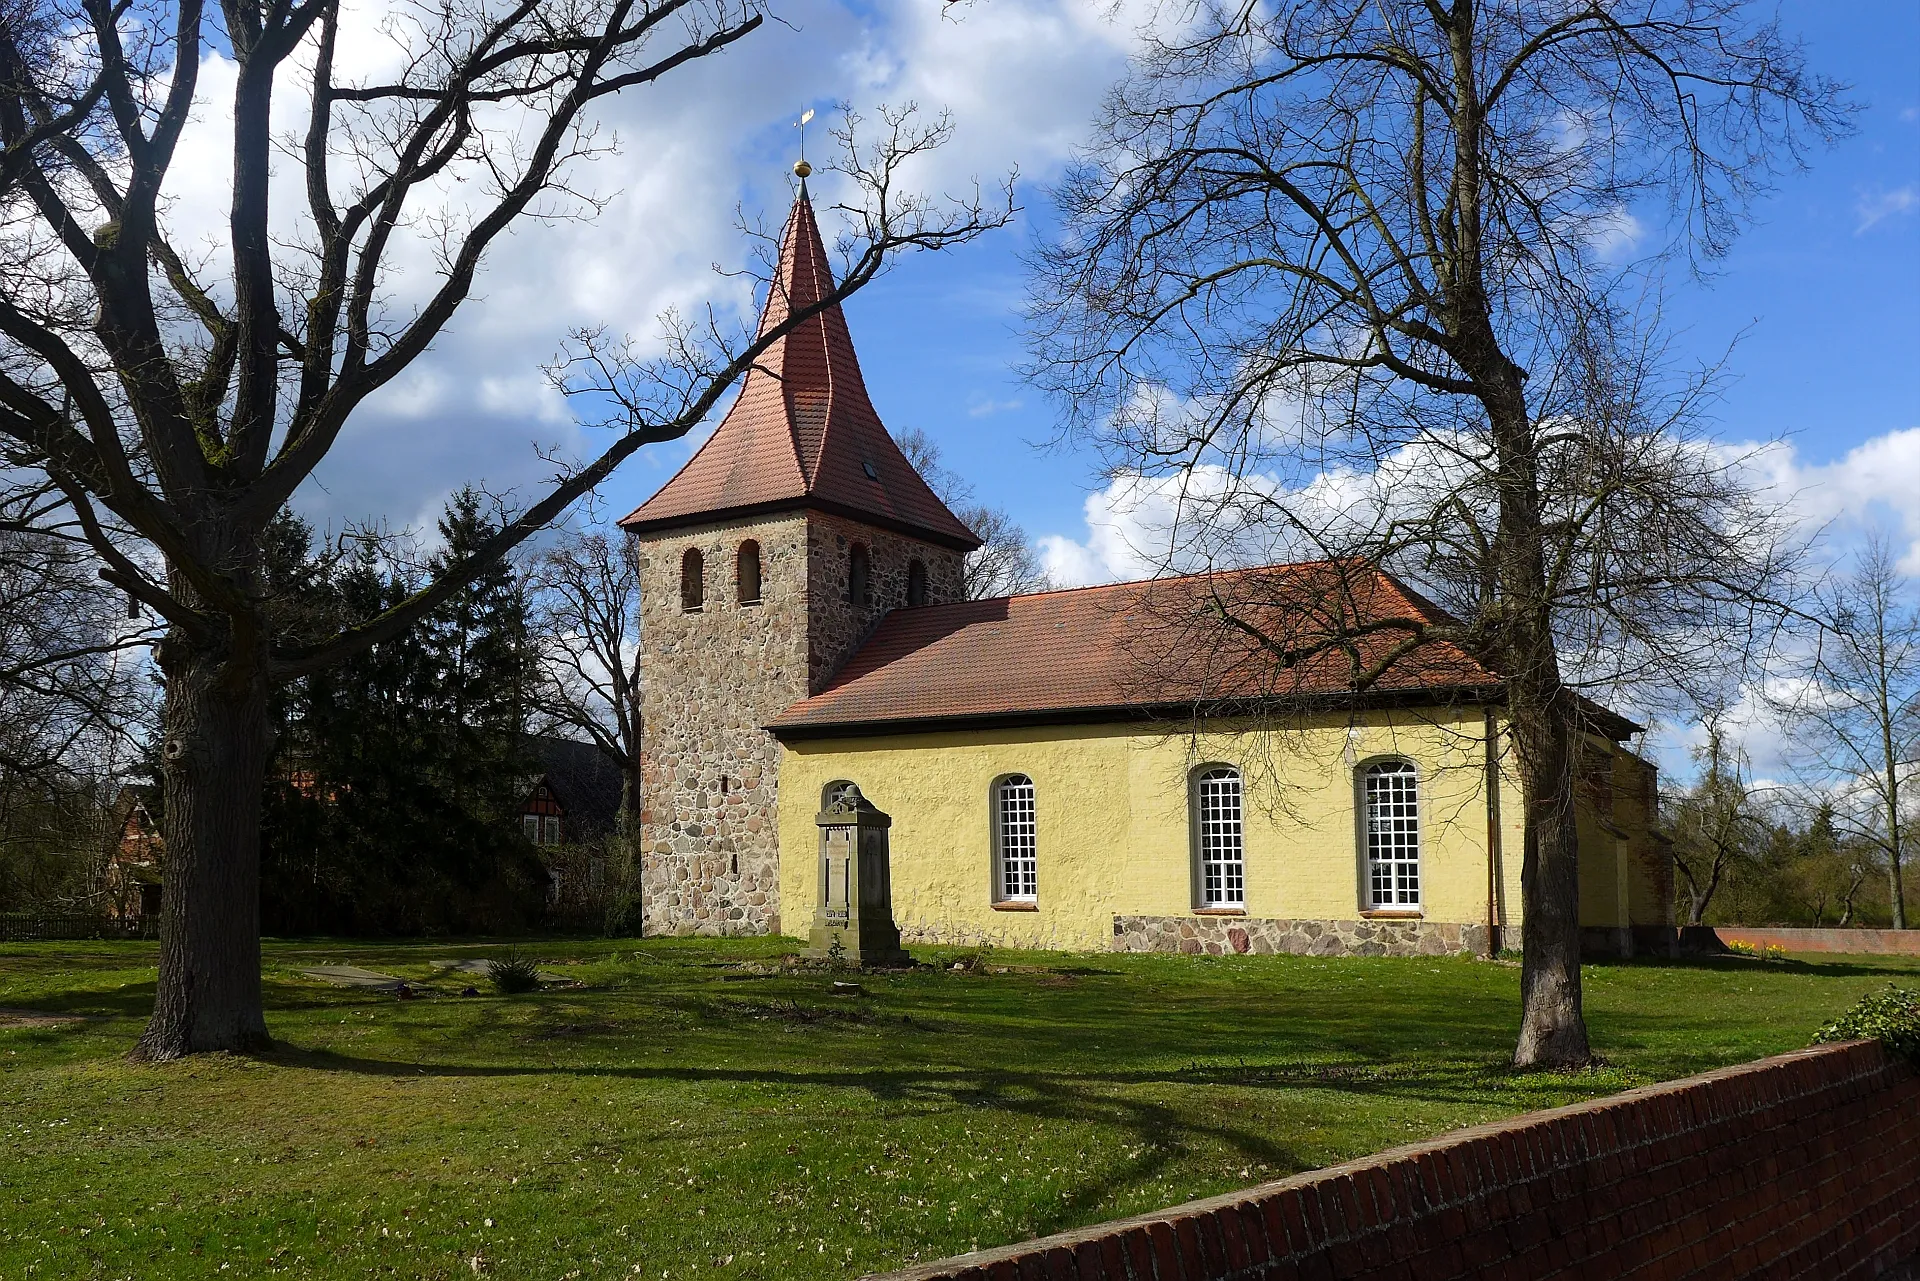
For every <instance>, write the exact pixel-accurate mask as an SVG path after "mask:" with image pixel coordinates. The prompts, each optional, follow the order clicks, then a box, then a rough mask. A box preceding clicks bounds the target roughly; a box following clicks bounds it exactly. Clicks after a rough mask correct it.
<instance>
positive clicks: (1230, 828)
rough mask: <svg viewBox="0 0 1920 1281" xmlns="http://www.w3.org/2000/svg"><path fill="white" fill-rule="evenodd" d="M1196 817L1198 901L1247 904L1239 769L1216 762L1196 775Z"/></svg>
mask: <svg viewBox="0 0 1920 1281" xmlns="http://www.w3.org/2000/svg"><path fill="white" fill-rule="evenodd" d="M1193 820H1194V865H1195V866H1194V872H1195V878H1194V879H1195V882H1196V884H1195V887H1194V888H1195V890H1196V891H1197V892H1196V893H1195V894H1194V900H1195V902H1196V904H1197V905H1198V906H1200V907H1245V906H1246V903H1247V864H1246V843H1245V839H1244V835H1245V833H1244V828H1243V826H1242V823H1241V816H1240V771H1239V770H1237V769H1234V768H1232V767H1231V766H1226V765H1215V766H1212V767H1210V768H1208V769H1204V770H1201V771H1200V772H1199V773H1197V774H1195V775H1194V778H1193Z"/></svg>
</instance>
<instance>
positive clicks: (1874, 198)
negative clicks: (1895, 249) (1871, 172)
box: [1853, 182, 1920, 236]
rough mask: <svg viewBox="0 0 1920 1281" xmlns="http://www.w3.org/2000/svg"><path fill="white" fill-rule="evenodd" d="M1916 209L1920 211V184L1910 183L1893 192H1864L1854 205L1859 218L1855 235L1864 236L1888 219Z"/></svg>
mask: <svg viewBox="0 0 1920 1281" xmlns="http://www.w3.org/2000/svg"><path fill="white" fill-rule="evenodd" d="M1916 209H1920V183H1911V182H1910V183H1908V184H1907V185H1906V186H1904V187H1895V188H1894V189H1893V190H1891V191H1887V190H1883V189H1880V188H1875V189H1874V190H1872V191H1863V192H1861V193H1860V196H1859V199H1857V200H1855V201H1854V204H1853V210H1854V213H1855V214H1857V215H1858V216H1859V222H1857V223H1856V224H1855V225H1854V228H1853V234H1854V235H1856V236H1859V235H1864V234H1865V233H1866V232H1869V231H1871V230H1873V228H1875V227H1876V226H1878V225H1879V224H1881V223H1883V222H1885V221H1886V220H1887V219H1889V218H1898V217H1901V216H1902V215H1905V214H1910V213H1912V212H1913V211H1914V210H1916Z"/></svg>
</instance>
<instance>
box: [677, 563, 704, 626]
mask: <svg viewBox="0 0 1920 1281" xmlns="http://www.w3.org/2000/svg"><path fill="white" fill-rule="evenodd" d="M706 603H707V566H706V562H705V561H704V560H702V559H701V557H700V549H699V548H698V547H689V548H687V554H686V555H685V556H682V557H681V558H680V608H681V609H682V610H683V611H685V612H686V613H689V614H697V613H699V612H700V610H701V608H702V607H703V606H705V605H706Z"/></svg>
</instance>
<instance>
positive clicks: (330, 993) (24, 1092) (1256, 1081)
mask: <svg viewBox="0 0 1920 1281" xmlns="http://www.w3.org/2000/svg"><path fill="white" fill-rule="evenodd" d="M790 946H791V944H789V943H786V942H784V941H781V940H773V941H767V940H748V941H734V942H717V941H704V940H702V941H696V940H677V939H664V940H655V941H648V942H644V943H634V942H631V941H618V942H605V943H603V942H591V941H579V940H564V941H547V942H543V943H540V944H537V945H534V946H533V948H532V951H533V952H534V954H536V955H537V956H539V957H540V958H542V959H543V960H544V961H546V962H548V963H549V964H550V965H552V966H553V967H554V968H555V969H557V970H559V971H560V972H563V973H565V974H567V975H569V976H572V977H574V978H577V980H578V981H579V983H580V984H581V986H578V987H568V988H563V989H559V990H554V989H549V990H546V991H543V992H541V993H538V994H535V995H529V996H523V997H497V996H493V995H491V994H489V995H486V996H482V997H469V998H461V997H458V996H456V995H453V993H456V992H457V991H458V990H459V988H460V987H461V986H462V985H463V984H464V983H465V982H466V980H465V979H464V978H458V979H455V980H453V981H451V982H449V981H445V980H434V979H432V978H431V976H432V975H433V973H434V971H433V967H432V962H433V961H434V960H436V959H439V958H442V957H478V956H486V955H489V954H492V953H494V952H495V951H496V949H493V948H490V947H487V946H484V945H475V944H446V943H437V944H429V945H391V944H367V943H334V942H325V941H321V942H276V943H270V944H269V945H268V948H267V965H268V972H267V1002H268V1007H269V1014H268V1018H269V1023H270V1026H271V1028H272V1030H273V1033H274V1035H275V1036H276V1037H277V1038H278V1039H279V1041H280V1047H281V1048H279V1049H278V1050H276V1051H275V1052H274V1053H272V1054H269V1055H265V1056H262V1057H259V1058H235V1057H227V1056H216V1057H208V1058H202V1059H198V1060H195V1061H192V1062H185V1063H176V1064H170V1065H166V1066H159V1067H147V1066H133V1065H130V1064H128V1063H127V1062H126V1061H125V1059H124V1057H123V1056H124V1054H125V1051H126V1049H127V1047H128V1046H129V1045H130V1044H131V1043H132V1042H133V1040H134V1038H135V1036H136V1035H137V1034H138V1032H139V1029H140V1025H141V1022H142V1019H143V1017H144V1015H145V1012H146V1010H147V1008H148V1007H149V1005H150V1004H151V1001H152V994H153V960H154V952H153V946H152V945H151V944H137V943H136V944H121V943H97V944H88V943H63V944H11V945H0V1007H14V1008H15V1009H19V1008H31V1009H39V1010H47V1011H59V1012H72V1013H77V1014H85V1015H87V1016H88V1017H87V1018H86V1019H85V1020H84V1021H77V1022H69V1023H64V1024H60V1025H52V1026H48V1025H43V1026H14V1027H10V1028H0V1281H20V1279H22V1278H28V1277H44V1278H68V1277H140V1278H149V1277H176V1276H178V1277H202V1276H204V1277H215V1276H242V1277H254V1276H269V1275H287V1276H316V1277H361V1276H399V1277H469V1278H470V1277H472V1276H474V1275H475V1274H483V1275H487V1276H495V1277H516V1278H517V1277H539V1278H552V1279H555V1281H559V1279H563V1278H575V1277H578V1278H601V1277H608V1278H610V1277H619V1276H645V1277H657V1278H692V1277H713V1278H746V1277H753V1278H802V1277H845V1276H851V1275H855V1274H858V1273H861V1272H866V1271H871V1270H876V1269H881V1268H887V1267H892V1266H897V1265H899V1264H902V1263H904V1262H906V1261H908V1260H911V1259H916V1258H934V1257H938V1256H942V1255H947V1254H953V1253H958V1252H960V1251H964V1250H967V1249H969V1248H971V1247H974V1246H987V1245H992V1244H999V1243H1003V1242H1007V1241H1012V1240H1017V1239H1021V1238H1025V1237H1028V1236H1031V1235H1035V1234H1039V1233H1045V1232H1051V1231H1055V1230H1057V1229H1060V1228H1064V1227H1069V1226H1072V1225H1075V1224H1081V1223H1087V1222H1091V1221H1094V1220H1098V1219H1103V1218H1108V1217H1111V1216H1114V1215H1120V1214H1128V1213H1134V1212H1138V1211H1143V1210H1148V1209H1152V1208H1154V1207H1157V1206H1162V1205H1166V1204H1169V1203H1173V1202H1178V1201H1182V1200H1186V1199H1188V1198H1190V1197H1194V1196H1200V1195H1205V1194H1209V1193H1213V1192H1218V1191H1223V1190H1226V1189H1229V1188H1232V1187H1236V1186H1240V1185H1244V1184H1248V1183H1253V1182H1256V1181H1259V1180H1261V1179H1265V1178H1272V1177H1276V1176H1279V1175H1282V1174H1288V1173H1292V1172H1294V1171H1298V1170H1304V1169H1308V1168H1311V1167H1314V1166H1319V1165H1325V1164H1328V1163H1330V1162H1334V1161H1339V1160H1342V1159H1345V1158H1348V1157H1352V1156H1357V1155H1360V1154H1363V1153H1367V1152H1371V1151H1375V1150H1378V1149H1381V1148H1385V1147H1389V1146H1392V1145H1394V1144H1396V1143H1401V1142H1405V1141H1408V1140H1411V1139H1415V1138H1419V1137H1423V1136H1427V1135H1431V1134H1434V1133H1437V1132H1439V1131H1443V1130H1447V1129H1451V1128H1453V1127H1456V1126H1462V1125H1468V1124H1472V1123H1474V1122H1478V1121H1483V1120H1488V1119H1491V1118H1494V1117H1498V1116H1501V1115H1503V1114H1507V1113H1513V1112H1519V1111H1525V1110H1527V1109H1530V1108H1537V1107H1546V1106H1551V1105H1554V1104H1559V1103H1565V1102H1570V1101H1573V1100H1577V1099H1581V1098H1586V1097H1590V1096H1593V1095H1599V1094H1607V1093H1612V1092H1614V1091H1616V1090H1620V1089H1624V1088H1627V1087H1629V1086H1632V1085H1637V1084H1642V1083H1646V1082H1649V1081H1654V1080H1660V1079H1664V1078H1669V1077H1675V1076H1681V1075H1685V1074H1687V1073H1690V1072H1695V1071H1699V1070H1702V1069H1705V1068H1708V1067H1713V1066H1717V1065H1721V1064H1726V1063H1732V1062H1737V1061H1741V1060H1746V1059H1752V1058H1756V1057H1759V1056H1761V1055H1765V1054H1772V1053H1777V1052H1779V1051H1782V1050H1788V1049H1793V1048H1796V1047H1798V1046H1801V1045H1804V1044H1806V1043H1807V1040H1808V1038H1809V1036H1810V1035H1811V1034H1812V1032H1813V1030H1814V1028H1815V1027H1816V1026H1817V1025H1818V1024H1820V1023H1821V1022H1822V1021H1824V1020H1826V1019H1827V1018H1830V1017H1831V1016H1833V1015H1834V1014H1836V1013H1837V1012H1839V1011H1840V1010H1842V1009H1844V1008H1846V1007H1847V1006H1848V1005H1850V1004H1851V1003H1852V1002H1853V1001H1854V1000H1855V999H1856V998H1858V997H1859V996H1860V995H1861V994H1862V993H1864V992H1866V991H1867V990H1869V989H1871V988H1874V987H1877V986H1879V985H1881V984H1884V983H1886V982H1888V981H1889V980H1896V981H1899V982H1901V983H1902V984H1905V985H1911V984H1912V983H1913V982H1914V981H1915V980H1916V979H1920V960H1916V959H1914V958H1872V959H1869V958H1860V957H1849V958H1832V957H1826V958H1815V957H1809V958H1806V959H1804V960H1800V961H1793V962H1787V963H1770V964H1760V963H1757V962H1745V961H1734V960H1726V961H1715V962H1694V963H1688V964H1651V963H1649V964H1626V965H1601V966H1593V967H1590V968H1589V969H1588V970H1587V1011H1588V1017H1589V1019H1590V1021H1591V1024H1592V1028H1593V1032H1594V1036H1595V1039H1596V1043H1597V1047H1598V1049H1599V1050H1600V1052H1601V1053H1603V1054H1604V1055H1605V1056H1606V1057H1607V1059H1608V1060H1609V1061H1610V1066H1609V1067H1607V1068H1605V1069H1601V1070H1596V1071H1593V1072H1588V1073H1583V1074H1579V1075H1573V1076H1559V1075H1527V1076H1515V1075H1511V1074H1509V1073H1507V1072H1506V1071H1504V1070H1503V1069H1502V1067H1501V1062H1502V1060H1503V1058H1504V1056H1505V1055H1506V1054H1507V1052H1508V1051H1509V1049H1510V1047H1511V1043H1512V1038H1513V1034H1514V1028H1515V1025H1516V1001H1517V991H1518V987H1519V971H1518V969H1517V968H1516V967H1513V966H1510V965H1505V964H1494V963H1488V962H1484V961H1474V960H1465V959H1445V960H1391V959H1377V960H1345V959H1341V960H1332V959H1325V960H1323V959H1309V958H1305V957H1235V958H1224V959H1221V958H1206V957H1183V956H1107V955H1100V956H1065V955H1060V954H1024V955H1023V954H1011V953H996V954H994V955H993V956H992V958H991V961H992V964H993V965H994V966H1006V967H1011V968H1009V969H1008V970H1007V971H1006V972H1000V973H995V972H990V971H977V972H967V973H955V972H951V971H949V970H944V969H943V970H939V971H925V970H923V971H919V972H915V973H911V974H903V975H897V976H881V977H876V976H872V975H868V976H865V977H863V978H861V980H860V982H861V984H862V987H863V989H864V990H863V991H862V992H860V993H858V994H846V995H836V994H834V993H833V992H832V990H831V980H830V978H829V977H827V976H823V975H818V974H791V973H788V974H783V973H778V972H775V973H771V974H760V973H756V971H757V970H760V969H762V968H769V967H770V966H769V963H771V962H774V961H776V960H777V958H778V956H779V955H780V953H781V952H782V951H783V950H786V949H787V948H789V947H790ZM918 955H919V956H920V957H921V959H923V960H929V961H934V962H936V963H940V964H943V965H944V964H945V963H947V962H950V961H951V960H953V959H954V958H955V957H957V956H961V955H964V954H963V953H960V952H958V951H945V952H943V951H941V950H939V949H923V950H920V951H919V952H918ZM327 963H344V964H353V965H361V966H366V967H369V968H373V969H379V970H383V971H386V972H389V973H397V974H401V975H405V976H408V977H410V978H414V977H417V978H422V979H428V980H429V981H430V982H432V984H433V986H435V987H436V988H437V989H439V991H440V992H442V993H445V995H439V996H433V997H428V998H423V999H420V1000H415V1001H400V1000H397V999H395V998H394V997H391V996H384V995H379V994H374V993H370V992H362V991H354V990H342V989H337V988H330V987H325V986H322V985H320V984H318V983H315V982H312V981H310V980H307V979H305V978H303V977H301V976H300V975H299V974H298V973H297V972H296V967H298V966H302V965H312V964H327ZM755 963H759V964H755Z"/></svg>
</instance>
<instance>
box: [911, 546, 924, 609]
mask: <svg viewBox="0 0 1920 1281" xmlns="http://www.w3.org/2000/svg"><path fill="white" fill-rule="evenodd" d="M926 603H927V566H926V563H925V562H924V561H922V560H920V559H918V558H917V557H916V558H915V559H913V560H910V561H908V562H907V604H909V605H924V604H926Z"/></svg>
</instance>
